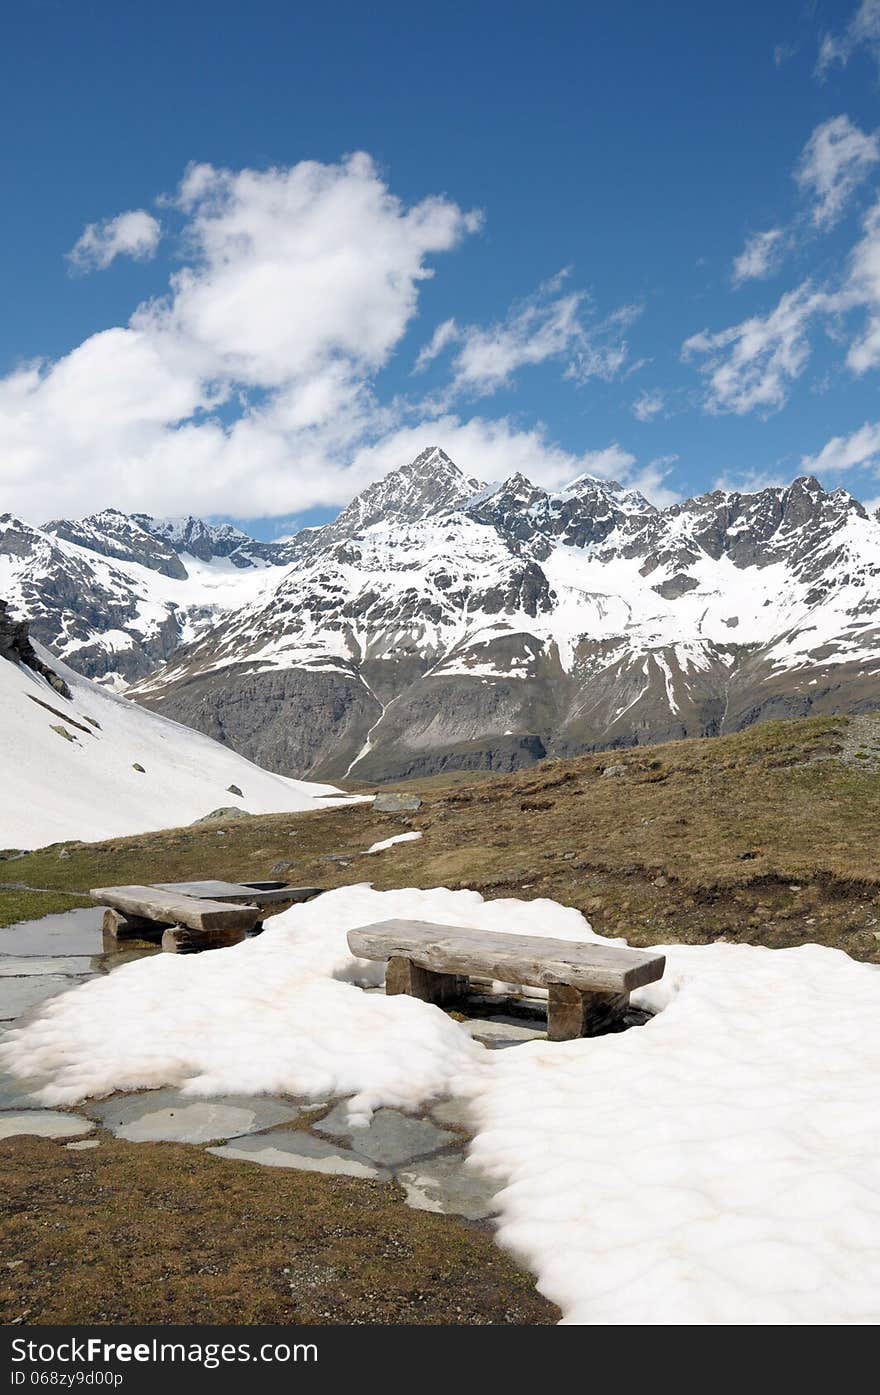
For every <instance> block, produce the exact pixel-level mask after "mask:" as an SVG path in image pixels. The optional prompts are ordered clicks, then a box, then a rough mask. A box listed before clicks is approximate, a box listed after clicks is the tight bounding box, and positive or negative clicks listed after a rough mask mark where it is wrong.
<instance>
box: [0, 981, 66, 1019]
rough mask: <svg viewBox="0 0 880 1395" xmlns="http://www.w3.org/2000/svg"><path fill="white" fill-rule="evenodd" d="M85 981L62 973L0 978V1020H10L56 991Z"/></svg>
mask: <svg viewBox="0 0 880 1395" xmlns="http://www.w3.org/2000/svg"><path fill="white" fill-rule="evenodd" d="M85 982H86V980H85V979H84V978H65V977H64V976H63V975H62V974H32V975H29V976H27V977H23V978H0V1022H11V1021H12V1020H13V1019H14V1018H16V1017H21V1015H22V1013H25V1012H28V1011H29V1010H30V1009H31V1008H34V1007H36V1006H37V1005H38V1004H39V1003H42V1002H45V1001H46V1000H47V999H48V998H54V997H55V995H56V994H57V993H64V992H65V991H66V990H67V989H68V988H75V987H76V986H77V984H79V983H85Z"/></svg>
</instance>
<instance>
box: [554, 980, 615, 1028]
mask: <svg viewBox="0 0 880 1395" xmlns="http://www.w3.org/2000/svg"><path fill="white" fill-rule="evenodd" d="M548 997H549V1001H548V1003H547V1040H548V1041H572V1040H573V1039H574V1038H575V1037H596V1036H599V1035H600V1034H601V1033H602V1032H607V1031H608V1029H609V1027H612V1026H614V1025H615V1023H617V1022H620V1021H622V1020H623V1015H624V1013H625V1012H626V1010H627V1007H628V1006H629V994H628V993H584V992H582V991H581V990H580V989H579V988H569V987H568V985H567V984H564V983H558V984H556V983H554V984H551V985H550V987H549V989H548Z"/></svg>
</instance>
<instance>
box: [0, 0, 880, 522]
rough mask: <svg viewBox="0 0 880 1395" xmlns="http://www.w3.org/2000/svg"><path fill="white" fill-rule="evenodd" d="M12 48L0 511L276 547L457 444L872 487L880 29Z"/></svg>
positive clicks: (198, 17)
mask: <svg viewBox="0 0 880 1395" xmlns="http://www.w3.org/2000/svg"><path fill="white" fill-rule="evenodd" d="M3 30H4V32H3V42H2V44H0V110H2V118H3V129H4V131H5V132H6V133H7V139H6V141H5V142H3V146H2V149H0V177H2V184H3V189H4V191H5V195H6V197H5V199H4V210H3V219H2V223H0V248H2V253H3V255H2V257H0V286H2V304H3V307H4V314H3V317H2V322H0V483H2V485H3V494H4V496H5V497H4V498H2V499H0V508H10V509H12V510H13V511H14V512H17V513H20V514H22V515H24V516H25V517H28V518H30V519H31V520H32V521H41V520H42V518H44V517H48V516H51V515H57V514H60V513H66V514H73V513H82V512H87V511H90V510H93V509H95V508H98V507H101V506H103V505H107V504H115V505H116V506H118V507H122V508H129V509H135V508H142V509H147V510H149V511H151V512H155V513H178V512H184V511H189V510H192V511H194V512H200V513H202V514H210V515H213V516H217V517H233V518H236V519H240V520H241V519H253V518H257V519H259V520H260V522H259V523H258V524H257V525H256V531H258V532H260V533H261V534H262V535H265V536H273V535H275V534H277V533H280V532H282V531H286V530H287V529H288V528H289V527H290V526H291V520H292V519H299V520H300V521H303V520H308V521H313V520H317V519H320V518H322V517H325V516H328V515H329V514H332V513H333V512H335V511H336V509H337V508H338V507H339V506H340V505H341V504H343V503H344V502H345V501H346V500H347V499H348V498H349V497H350V495H351V494H352V493H354V492H355V491H356V489H357V488H359V487H361V486H362V485H363V484H364V483H365V482H366V481H367V480H369V479H370V478H373V477H375V476H376V475H377V474H380V473H383V472H384V470H386V469H387V468H390V467H391V466H392V465H394V464H396V463H403V461H404V460H405V459H406V458H408V457H409V456H411V455H412V454H415V453H416V450H417V449H418V448H419V447H420V446H421V445H423V444H429V443H434V442H435V441H436V442H437V443H439V444H445V445H446V447H447V449H449V450H450V453H451V454H452V455H453V456H454V457H455V458H456V459H458V460H459V462H460V463H461V464H462V465H463V466H464V467H465V468H467V469H468V470H470V471H472V472H474V473H477V474H480V475H481V476H483V477H485V478H494V477H498V476H500V475H503V474H505V473H509V472H510V471H512V470H513V469H523V470H524V472H525V473H527V474H530V475H531V476H532V477H533V478H535V479H536V480H539V481H543V482H546V483H548V484H556V483H560V482H562V481H563V480H564V479H565V478H566V477H567V476H570V475H573V474H576V473H578V471H579V470H580V469H583V468H590V469H593V470H595V472H596V473H610V474H612V475H616V476H617V477H623V478H625V479H626V480H627V481H629V482H632V483H635V484H639V485H641V486H643V487H644V488H645V489H646V490H647V491H648V492H649V493H651V494H652V495H653V497H655V498H656V499H658V500H659V501H664V500H667V499H670V498H672V497H675V496H682V495H687V494H690V493H694V492H699V491H701V490H704V489H708V488H712V487H714V486H715V485H716V484H717V483H718V482H719V481H723V482H725V483H726V484H728V485H730V486H749V485H751V484H756V483H762V482H765V481H787V480H788V479H790V478H791V477H793V476H794V475H795V474H797V473H799V472H802V470H803V469H805V468H811V469H815V470H816V472H817V473H819V475H820V477H821V478H822V479H823V482H825V483H826V484H828V485H837V484H844V485H846V487H848V488H850V489H852V491H853V492H854V493H856V494H857V495H859V497H862V498H864V499H869V500H873V499H874V498H876V497H877V496H878V495H880V482H878V478H877V462H878V461H880V404H878V402H877V383H878V376H877V375H878V368H880V330H878V329H877V328H876V326H877V324H880V216H875V217H874V219H873V220H872V217H871V214H872V209H873V208H874V206H875V204H876V202H877V200H878V198H880V138H878V135H877V128H878V126H880V111H878V53H880V0H864V3H862V4H861V5H859V4H851V3H836V4H818V3H817V4H807V5H804V4H802V3H787V0H777V2H776V3H775V4H774V5H772V6H767V5H766V4H757V3H743V4H740V5H739V6H736V7H721V6H707V5H705V4H704V3H700V4H698V3H674V2H673V3H669V4H667V5H663V6H659V5H656V4H653V3H651V4H649V3H632V2H630V3H627V0H618V3H615V4H614V5H604V4H603V5H599V4H590V3H588V4H584V5H581V6H574V5H566V4H557V3H552V0H551V3H545V4H543V5H541V6H534V5H530V4H515V3H513V4H511V3H507V4H500V3H499V4H496V3H480V0H476V3H473V2H472V3H470V4H467V5H463V4H462V5H458V4H445V5H444V6H442V7H440V6H434V7H419V8H414V7H413V6H412V5H411V4H406V5H404V4H391V3H378V4H376V5H374V6H372V7H367V6H364V5H362V4H358V5H355V4H349V3H337V4H336V5H334V6H333V7H322V6H316V5H315V6H299V5H291V4H290V3H268V2H267V0H255V3H250V4H248V5H247V6H244V5H242V4H240V3H235V4H230V3H222V2H221V3H217V4H213V5H212V6H211V7H210V10H208V8H207V7H205V6H203V5H200V4H193V3H191V0H190V2H189V3H187V0H183V3H177V4H174V5H171V4H166V3H163V0H158V2H157V3H154V4H153V5H151V6H150V7H134V6H118V5H113V4H111V3H109V0H108V2H107V3H105V2H104V0H93V2H92V3H86V2H85V0H66V3H63V4H54V3H50V2H49V0H40V3H19V4H18V5H16V6H15V7H11V8H10V9H8V10H7V12H6V14H5V17H4V20H3ZM352 152H365V156H366V157H369V159H366V158H364V157H358V158H355V159H350V158H348V157H349V156H351V154H352ZM303 162H312V163H311V164H309V165H304V164H303ZM187 171H189V173H187ZM120 215H123V217H122V218H121V219H120ZM88 229H91V231H87V230H88ZM71 254H73V255H71ZM738 259H739V260H738ZM737 267H738V268H739V273H737ZM872 336H873V337H872ZM685 346H689V347H685ZM434 349H436V350H437V352H436V353H434V352H433V350H434ZM417 365H420V366H421V371H414V370H415V369H416V367H417Z"/></svg>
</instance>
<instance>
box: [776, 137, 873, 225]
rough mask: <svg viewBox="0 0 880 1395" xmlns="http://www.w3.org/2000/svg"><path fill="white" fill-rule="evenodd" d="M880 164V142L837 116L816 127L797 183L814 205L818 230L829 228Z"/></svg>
mask: <svg viewBox="0 0 880 1395" xmlns="http://www.w3.org/2000/svg"><path fill="white" fill-rule="evenodd" d="M878 161H880V142H878V139H877V134H876V132H872V133H871V134H870V135H868V134H866V133H865V132H864V131H862V130H860V128H859V127H858V126H856V125H854V124H853V122H852V121H850V119H849V117H848V116H834V117H832V118H831V119H830V120H829V121H825V122H823V123H822V125H821V126H817V127H816V129H815V130H814V132H813V134H812V135H811V136H810V139H809V140H808V141H807V144H806V145H805V146H804V149H803V152H802V154H801V158H800V161H799V163H798V166H797V169H796V170H795V175H794V177H795V180H796V182H797V184H798V186H799V187H800V189H801V190H802V191H803V192H804V193H806V194H808V195H810V196H811V197H812V198H813V200H814V202H813V208H812V219H813V222H814V224H815V225H816V227H819V228H830V227H833V225H834V224H835V223H836V222H837V220H838V219H839V218H840V216H841V215H842V213H843V211H844V209H845V208H846V205H847V202H848V201H849V199H850V197H851V195H852V194H853V192H854V191H855V190H856V189H857V188H858V186H859V184H861V183H862V181H863V180H864V179H865V178H866V177H867V175H868V174H869V172H870V171H871V169H872V168H873V167H874V165H876V164H877V162H878Z"/></svg>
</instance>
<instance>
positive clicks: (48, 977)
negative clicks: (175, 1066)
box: [0, 907, 546, 1221]
mask: <svg viewBox="0 0 880 1395" xmlns="http://www.w3.org/2000/svg"><path fill="white" fill-rule="evenodd" d="M101 922H102V911H101V910H100V908H97V907H96V908H85V909H80V910H75V911H68V912H67V913H66V914H63V915H52V916H46V917H44V918H43V919H42V920H38V921H30V922H28V923H26V924H21V925H14V926H10V927H8V928H6V929H2V930H0V1033H2V1030H4V1029H8V1028H9V1027H12V1026H14V1025H15V1024H16V1022H17V1021H20V1020H21V1019H23V1018H24V1019H26V1018H28V1017H30V1016H32V1015H33V1014H34V1013H35V1012H37V1011H39V1010H40V1008H41V1006H42V1004H43V1003H45V1002H46V1001H48V999H49V998H51V997H53V996H54V995H55V994H57V993H62V992H65V991H67V990H68V989H71V988H75V987H76V986H77V985H78V984H81V983H84V982H86V981H87V980H88V979H89V978H94V977H95V976H96V975H97V974H106V973H111V972H112V971H113V970H114V969H115V968H118V967H119V966H120V965H122V964H126V963H130V962H131V961H132V960H134V959H140V958H143V957H144V956H146V955H150V954H155V953H157V952H159V951H158V947H157V946H156V945H155V944H152V943H150V942H148V941H128V942H126V943H125V944H121V945H120V944H117V942H116V941H115V940H112V939H106V940H105V937H104V934H103V930H102V924H101ZM217 952H220V953H222V951H217ZM369 991H372V992H380V993H381V992H383V991H384V990H383V989H382V988H378V989H372V990H369ZM463 1025H464V1026H465V1028H466V1030H468V1031H469V1032H470V1033H471V1034H472V1035H473V1036H474V1037H475V1038H476V1039H477V1040H478V1041H481V1042H483V1043H484V1044H485V1045H486V1046H488V1047H491V1048H501V1047H503V1048H508V1047H514V1046H517V1045H522V1044H523V1043H525V1042H528V1041H532V1040H535V1039H536V1038H537V1039H540V1038H542V1037H544V1036H545V1034H546V1021H545V1019H544V1016H543V1013H542V1008H541V1005H540V1004H535V1003H520V1002H518V1001H507V1000H499V999H497V998H496V999H492V998H488V997H487V998H481V999H479V1000H477V999H475V1000H474V1001H473V1002H472V1003H471V1002H470V1001H469V1002H468V1004H467V1017H466V1019H465V1021H464V1023H463ZM47 1083H48V1082H46V1081H43V1080H28V1081H21V1080H14V1079H11V1078H10V1077H8V1076H0V1137H14V1136H16V1135H19V1134H39V1135H41V1136H43V1137H48V1138H54V1139H57V1140H58V1142H59V1145H60V1146H63V1147H66V1148H69V1149H70V1150H72V1151H78V1150H81V1149H87V1148H95V1147H99V1146H100V1136H99V1133H100V1130H102V1129H107V1130H109V1131H110V1132H111V1133H113V1134H115V1135H116V1136H117V1137H119V1138H124V1139H127V1140H129V1141H131V1142H134V1143H138V1142H143V1143H147V1142H159V1141H162V1142H178V1143H187V1144H191V1145H193V1146H195V1147H198V1146H204V1145H206V1144H211V1145H213V1146H211V1147H209V1148H208V1149H207V1151H208V1152H210V1153H212V1154H214V1155H215V1156H216V1157H220V1158H226V1159H229V1160H233V1161H236V1162H247V1163H256V1164H258V1165H260V1166H263V1167H269V1168H272V1167H285V1168H287V1167H291V1168H297V1169H300V1170H303V1171H308V1172H321V1173H326V1174H328V1175H331V1176H346V1177H361V1178H366V1179H369V1180H372V1181H382V1182H390V1181H395V1182H396V1183H397V1184H398V1185H399V1186H400V1187H401V1188H402V1189H403V1192H404V1196H405V1199H406V1202H407V1205H409V1206H412V1207H414V1208H416V1209H418V1210H428V1211H437V1212H441V1213H444V1214H448V1215H455V1216H460V1217H463V1218H464V1219H466V1220H472V1221H481V1220H485V1219H488V1218H489V1217H491V1216H492V1215H494V1214H495V1212H496V1206H495V1202H494V1200H493V1197H494V1193H495V1190H496V1184H495V1183H493V1182H490V1181H489V1180H488V1179H486V1178H484V1177H481V1176H480V1175H479V1174H478V1173H476V1172H473V1171H471V1170H470V1169H469V1168H468V1167H467V1166H466V1161H465V1148H466V1144H467V1138H468V1135H469V1133H470V1132H471V1131H472V1129H473V1118H472V1115H471V1112H470V1109H469V1106H468V1103H467V1101H466V1100H461V1099H448V1100H439V1101H434V1102H433V1103H432V1104H431V1105H430V1106H429V1108H427V1109H426V1111H425V1113H424V1114H423V1115H412V1114H405V1113H403V1112H402V1111H400V1110H396V1109H380V1110H377V1112H376V1113H375V1115H374V1116H373V1118H372V1120H371V1122H370V1124H369V1125H367V1126H366V1127H354V1126H352V1125H351V1124H350V1123H349V1120H348V1110H347V1104H346V1102H345V1101H340V1102H337V1103H335V1104H334V1105H333V1106H332V1108H330V1107H329V1106H328V1105H326V1104H325V1105H321V1104H316V1103H314V1102H312V1103H311V1104H309V1103H305V1102H303V1101H301V1100H294V1099H288V1098H286V1097H283V1096H250V1095H248V1096H242V1095H225V1096H222V1097H218V1098H215V1099H198V1098H194V1097H192V1096H188V1095H183V1094H182V1093H181V1092H180V1091H179V1090H176V1089H172V1088H170V1087H169V1088H163V1089H159V1090H140V1091H137V1092H136V1093H131V1094H125V1095H116V1096H114V1097H112V1098H110V1099H106V1100H92V1101H87V1102H85V1103H84V1104H82V1105H80V1106H79V1107H78V1109H77V1110H76V1111H73V1110H70V1111H63V1112H62V1111H60V1110H54V1109H45V1108H43V1107H41V1106H40V1104H39V1101H38V1100H37V1099H36V1097H35V1092H36V1091H37V1090H39V1088H40V1087H41V1086H43V1085H45V1084H47ZM328 1109H329V1112H324V1113H322V1111H327V1110H328ZM292 1124H297V1127H296V1128H291V1127H290V1126H291V1125H292ZM96 1131H97V1133H96V1136H94V1137H87V1136H86V1135H91V1134H92V1133H93V1132H96Z"/></svg>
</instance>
